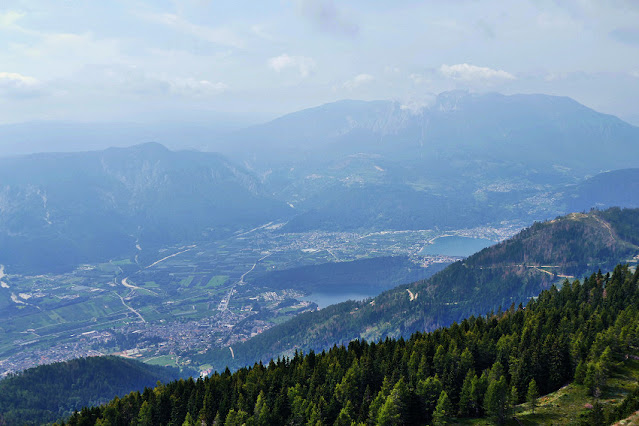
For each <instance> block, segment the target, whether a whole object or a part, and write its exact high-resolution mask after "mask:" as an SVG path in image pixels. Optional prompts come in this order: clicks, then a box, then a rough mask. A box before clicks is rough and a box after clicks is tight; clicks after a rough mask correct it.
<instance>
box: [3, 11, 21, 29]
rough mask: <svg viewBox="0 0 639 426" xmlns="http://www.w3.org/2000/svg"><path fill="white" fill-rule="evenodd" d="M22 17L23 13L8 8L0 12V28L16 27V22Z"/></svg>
mask: <svg viewBox="0 0 639 426" xmlns="http://www.w3.org/2000/svg"><path fill="white" fill-rule="evenodd" d="M23 17H24V13H22V12H17V11H15V10H9V11H6V12H2V13H0V28H16V25H15V24H16V22H18V21H19V20H20V19H22V18H23Z"/></svg>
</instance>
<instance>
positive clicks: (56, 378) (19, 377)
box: [0, 356, 183, 424]
mask: <svg viewBox="0 0 639 426" xmlns="http://www.w3.org/2000/svg"><path fill="white" fill-rule="evenodd" d="M182 376H183V374H180V372H179V371H178V370H177V369H173V368H167V367H157V366H151V365H147V364H142V363H141V362H138V361H133V360H130V359H124V358H120V357H115V356H107V357H92V358H80V359H75V360H72V361H67V362H60V363H55V364H49V365H41V366H39V367H35V368H30V369H28V370H26V371H23V372H22V373H19V374H16V375H13V376H10V377H8V378H5V379H3V380H0V424H43V423H50V422H54V421H56V420H58V419H60V418H64V417H67V416H69V415H70V414H71V413H72V412H73V411H75V410H79V409H81V408H82V407H84V406H87V405H97V404H104V403H105V402H107V401H109V400H111V399H112V398H113V397H115V396H123V395H126V394H127V393H129V392H131V391H136V390H140V391H141V390H143V389H144V388H145V387H152V386H155V385H156V383H157V382H158V380H159V381H161V382H164V383H166V382H169V381H172V380H176V379H178V378H180V377H182ZM2 420H4V421H5V422H6V423H2Z"/></svg>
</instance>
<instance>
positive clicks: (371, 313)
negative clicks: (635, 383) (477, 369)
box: [200, 209, 639, 370]
mask: <svg viewBox="0 0 639 426" xmlns="http://www.w3.org/2000/svg"><path fill="white" fill-rule="evenodd" d="M637 221H639V209H623V210H621V209H609V210H606V211H592V212H590V213H588V214H581V213H578V214H576V213H575V214H571V215H568V216H565V217H561V218H557V219H555V220H552V221H548V222H543V223H536V224H534V225H533V226H531V227H530V228H528V229H525V230H524V231H522V232H521V233H519V234H518V235H516V236H515V237H513V238H511V239H509V240H506V241H504V242H502V243H499V244H497V245H494V246H492V247H489V248H486V249H484V250H482V251H480V252H478V253H476V254H474V255H473V256H470V257H468V258H466V259H465V260H463V261H459V262H456V263H454V264H452V265H450V266H448V267H447V268H446V269H444V270H443V271H441V272H439V273H437V274H435V275H434V276H433V277H431V278H429V279H427V280H423V281H418V282H415V283H413V284H408V285H403V286H399V287H397V288H395V289H393V290H389V291H387V292H384V293H382V294H381V295H379V296H377V297H375V298H374V299H372V300H368V301H365V302H346V303H341V304H338V305H334V306H329V307H327V308H325V309H322V310H320V311H316V312H309V313H305V314H302V315H300V316H298V317H296V318H293V319H292V320H290V321H288V322H286V323H284V324H281V325H279V326H276V327H273V328H272V329H270V330H267V331H266V332H264V333H262V334H260V335H258V336H255V337H253V338H252V339H250V340H248V341H246V342H244V343H241V344H239V345H236V346H234V347H233V352H234V357H231V354H230V351H229V350H228V349H226V348H223V349H215V350H212V351H211V352H209V353H208V354H205V355H201V356H200V357H201V358H200V359H201V361H202V362H211V363H213V365H214V366H215V367H216V368H218V369H220V370H221V369H224V367H225V366H227V365H229V366H231V367H234V368H237V367H241V366H244V365H247V364H252V363H253V362H255V361H257V360H260V359H261V360H264V361H267V360H269V359H270V358H271V357H277V356H279V355H282V354H288V355H291V354H292V353H293V352H294V351H295V350H296V349H299V350H304V351H308V350H309V349H313V350H322V349H325V348H328V347H330V346H332V345H333V344H335V343H338V344H346V343H348V342H349V341H351V340H353V339H357V338H365V339H378V338H384V337H387V336H390V337H399V336H409V335H410V334H411V333H412V332H415V331H423V330H427V331H428V330H434V329H436V328H438V327H440V326H445V325H448V324H451V323H452V322H453V321H460V320H461V319H463V318H466V317H468V316H470V315H480V314H482V313H484V312H488V311H490V310H497V308H498V307H499V306H502V307H508V306H510V305H511V304H512V303H515V304H519V303H520V302H523V301H525V300H527V299H528V298H530V297H533V296H534V295H536V294H538V293H539V292H540V291H541V290H543V289H545V288H548V287H549V286H550V285H551V284H552V283H554V282H558V281H561V280H562V279H563V278H564V277H570V276H576V277H579V276H580V275H582V274H585V273H587V271H591V270H598V269H602V270H610V269H612V267H613V266H614V265H615V264H616V263H618V262H620V261H625V260H626V259H629V258H631V257H632V256H634V255H636V254H637V253H639V247H637V246H638V245H639V226H634V225H635V224H636V223H637Z"/></svg>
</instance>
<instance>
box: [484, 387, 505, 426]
mask: <svg viewBox="0 0 639 426" xmlns="http://www.w3.org/2000/svg"><path fill="white" fill-rule="evenodd" d="M507 403H508V385H507V384H506V378H505V377H504V376H501V377H500V378H499V380H493V381H492V382H490V384H489V385H488V390H487V391H486V397H485V398H484V409H485V410H486V414H488V415H489V416H490V417H492V418H493V420H494V421H495V422H496V423H497V424H500V425H501V424H504V422H505V421H506V411H507V410H506V408H507Z"/></svg>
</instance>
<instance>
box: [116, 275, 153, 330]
mask: <svg viewBox="0 0 639 426" xmlns="http://www.w3.org/2000/svg"><path fill="white" fill-rule="evenodd" d="M124 280H126V278H125V279H124ZM124 280H122V281H124ZM137 288H139V287H137ZM113 293H115V295H116V296H118V297H119V298H120V301H121V302H122V304H123V305H124V306H126V308H127V309H128V310H129V311H131V312H133V313H134V314H135V315H137V316H138V317H140V319H141V320H142V322H146V320H145V319H144V317H143V316H142V314H140V313H139V312H138V311H136V310H135V309H133V308H132V307H131V306H129V305H127V304H126V302H125V301H124V298H123V297H122V296H120V295H119V294H118V293H116V292H115V291H114V292H113Z"/></svg>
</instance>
